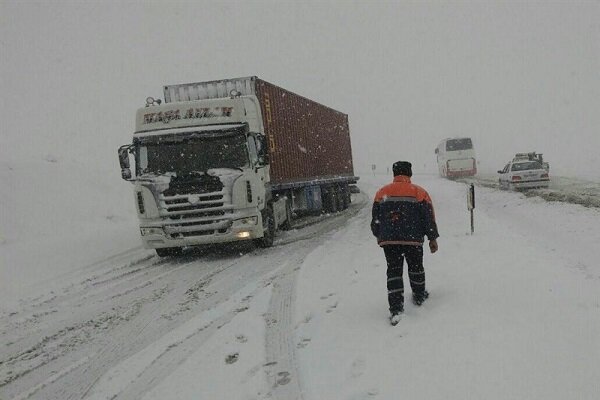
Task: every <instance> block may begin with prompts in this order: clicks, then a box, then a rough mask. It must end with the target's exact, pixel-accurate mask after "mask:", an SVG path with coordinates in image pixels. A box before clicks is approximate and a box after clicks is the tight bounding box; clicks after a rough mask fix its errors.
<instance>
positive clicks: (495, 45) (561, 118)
mask: <svg viewBox="0 0 600 400" xmlns="http://www.w3.org/2000/svg"><path fill="white" fill-rule="evenodd" d="M0 7H1V8H0V41H1V42H0V43H1V54H2V56H1V57H0V66H1V81H0V84H1V93H0V99H1V100H0V101H1V103H0V105H1V106H0V121H1V122H0V124H1V127H2V132H1V137H0V157H2V158H3V159H5V160H14V159H16V158H22V157H47V156H48V155H50V156H51V157H55V158H58V159H59V160H61V159H64V160H77V161H80V162H90V163H94V164H96V165H99V166H104V167H106V168H107V169H111V168H113V169H115V170H116V175H115V176H117V177H118V176H119V172H118V163H117V157H116V149H117V147H118V146H119V145H121V144H125V143H127V142H130V141H131V134H132V131H133V127H134V116H135V110H136V109H137V108H138V107H141V106H143V105H144V99H145V98H146V97H147V96H150V95H152V96H155V97H162V89H161V88H162V86H163V85H164V84H175V83H184V82H192V81H204V80H215V79H223V78H232V77H241V76H251V75H256V76H259V77H260V78H262V79H264V80H267V81H270V82H272V83H274V84H276V85H279V86H282V87H284V88H286V89H289V90H292V91H294V92H296V93H299V94H301V95H304V96H306V97H308V98H311V99H314V100H316V101H319V102H321V103H323V104H326V105H328V106H331V107H333V108H335V109H338V110H340V111H343V112H345V113H347V114H348V115H349V119H350V129H351V137H352V145H353V152H354V157H355V169H356V170H357V173H364V172H365V171H367V170H368V169H370V165H371V164H377V165H378V169H380V170H384V169H385V168H386V167H387V166H388V165H389V164H390V163H392V162H393V161H395V160H398V159H405V160H410V161H412V162H413V164H414V165H415V169H417V170H419V169H427V170H433V169H434V168H435V155H434V153H433V150H434V148H435V147H436V145H437V143H438V142H439V141H440V140H441V139H443V138H445V137H455V136H470V137H472V138H473V140H474V143H475V146H476V151H477V154H478V158H479V160H480V169H481V170H488V171H492V170H496V169H499V168H500V167H502V166H503V165H504V163H505V162H506V161H508V159H509V158H510V157H511V156H512V155H513V154H514V153H515V152H521V151H534V150H535V151H538V152H543V153H544V154H545V155H546V158H547V160H548V161H549V162H550V163H551V166H552V168H553V171H554V172H555V173H560V174H563V175H569V174H572V176H575V175H577V174H586V175H588V176H589V175H590V172H589V171H590V170H591V171H592V173H594V174H595V176H596V177H598V179H600V172H598V171H600V169H599V168H598V165H600V128H599V127H600V2H599V1H595V0H594V1H583V2H582V1H565V2H547V1H542V2H531V1H528V2H515V1H511V2H499V1H494V2H470V1H463V2H441V1H440V2H438V1H435V2H427V3H424V2H407V1H397V2H380V1H369V2H367V1H364V2H349V1H341V0H340V1H318V2H304V1H294V2H287V1H286V2H271V1H239V2H222V1H218V2H217V1H215V2H212V1H211V2H209V1H189V2H172V1H169V2H167V1H164V2H163V1H160V2H158V1H157V2H123V1H98V2H83V1H82V2H79V1H76V2H75V1H73V2H66V1H65V2H61V1H51V2H49V1H44V2H31V1H12V0H11V1H6V0H0Z"/></svg>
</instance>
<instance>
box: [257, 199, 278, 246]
mask: <svg viewBox="0 0 600 400" xmlns="http://www.w3.org/2000/svg"><path fill="white" fill-rule="evenodd" d="M261 215H262V223H263V229H264V233H263V237H261V238H260V239H255V241H254V243H256V245H257V246H258V247H263V248H265V247H271V246H273V240H274V239H275V216H274V215H273V209H272V208H271V207H266V208H265V209H264V210H263V211H262V212H261Z"/></svg>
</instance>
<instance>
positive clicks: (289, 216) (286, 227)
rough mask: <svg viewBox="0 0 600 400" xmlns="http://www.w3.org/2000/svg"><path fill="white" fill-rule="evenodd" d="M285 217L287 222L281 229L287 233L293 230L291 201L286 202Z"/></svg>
mask: <svg viewBox="0 0 600 400" xmlns="http://www.w3.org/2000/svg"><path fill="white" fill-rule="evenodd" d="M285 217H286V219H285V222H284V223H283V224H281V225H280V228H281V230H284V231H287V230H290V229H292V204H291V201H290V200H289V199H288V200H286V201H285Z"/></svg>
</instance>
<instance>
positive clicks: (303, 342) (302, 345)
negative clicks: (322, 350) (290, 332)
mask: <svg viewBox="0 0 600 400" xmlns="http://www.w3.org/2000/svg"><path fill="white" fill-rule="evenodd" d="M310 340H311V339H310V338H304V339H302V340H301V341H300V343H298V344H297V345H296V347H297V348H299V349H303V348H305V347H306V346H308V344H309V343H310Z"/></svg>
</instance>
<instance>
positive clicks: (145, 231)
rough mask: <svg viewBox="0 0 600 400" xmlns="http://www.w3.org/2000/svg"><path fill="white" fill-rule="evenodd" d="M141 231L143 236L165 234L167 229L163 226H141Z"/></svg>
mask: <svg viewBox="0 0 600 400" xmlns="http://www.w3.org/2000/svg"><path fill="white" fill-rule="evenodd" d="M140 233H141V234H142V236H147V235H164V234H165V231H164V230H163V228H140Z"/></svg>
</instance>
